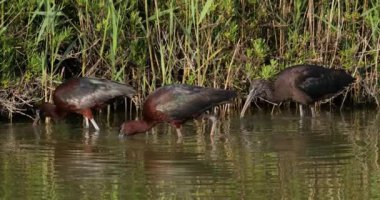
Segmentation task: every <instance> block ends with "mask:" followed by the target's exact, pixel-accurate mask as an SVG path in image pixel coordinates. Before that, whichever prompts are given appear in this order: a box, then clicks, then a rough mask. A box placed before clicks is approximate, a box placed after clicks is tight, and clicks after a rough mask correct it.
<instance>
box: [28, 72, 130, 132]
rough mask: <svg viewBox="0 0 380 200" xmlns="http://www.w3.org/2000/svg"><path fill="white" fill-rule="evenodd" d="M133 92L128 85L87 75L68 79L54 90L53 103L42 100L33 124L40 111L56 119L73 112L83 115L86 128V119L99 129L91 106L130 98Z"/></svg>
mask: <svg viewBox="0 0 380 200" xmlns="http://www.w3.org/2000/svg"><path fill="white" fill-rule="evenodd" d="M135 93H136V91H135V90H134V89H133V88H132V87H130V86H128V85H124V84H121V83H118V82H114V81H110V80H106V79H99V78H87V77H81V78H74V79H70V80H68V81H66V82H64V83H62V84H61V85H59V86H58V87H57V88H56V89H55V90H54V93H53V101H54V104H52V103H48V102H43V103H42V104H41V105H40V106H39V109H38V110H37V112H36V118H35V119H34V122H33V125H36V124H37V123H38V121H39V120H40V114H41V113H43V114H45V116H48V117H51V118H53V119H54V120H57V119H62V118H64V117H65V116H66V115H67V114H68V113H69V112H74V113H78V114H81V115H83V117H84V118H85V123H86V128H88V127H89V122H88V121H91V123H92V125H93V126H94V128H95V129H96V130H99V126H98V125H97V124H96V122H95V120H94V117H93V115H92V112H91V108H93V107H100V106H102V105H104V104H105V103H106V102H107V101H108V100H111V99H113V98H115V97H118V96H127V97H130V98H132V97H133V96H134V94H135Z"/></svg>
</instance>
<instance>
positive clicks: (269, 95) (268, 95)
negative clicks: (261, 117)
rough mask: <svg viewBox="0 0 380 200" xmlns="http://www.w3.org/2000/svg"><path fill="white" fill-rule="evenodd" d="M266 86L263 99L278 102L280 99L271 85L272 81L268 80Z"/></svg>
mask: <svg viewBox="0 0 380 200" xmlns="http://www.w3.org/2000/svg"><path fill="white" fill-rule="evenodd" d="M267 84H268V88H267V89H266V90H265V99H266V100H268V101H270V102H272V103H278V102H280V101H281V100H280V99H279V97H278V95H276V94H277V92H275V88H274V86H273V83H272V82H269V81H268V83H267Z"/></svg>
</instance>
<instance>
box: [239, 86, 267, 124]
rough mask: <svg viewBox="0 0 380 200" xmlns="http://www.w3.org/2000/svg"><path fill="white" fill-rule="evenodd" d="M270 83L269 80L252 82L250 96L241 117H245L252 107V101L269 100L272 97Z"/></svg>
mask: <svg viewBox="0 0 380 200" xmlns="http://www.w3.org/2000/svg"><path fill="white" fill-rule="evenodd" d="M271 90H272V89H271V85H270V82H269V81H267V80H262V79H256V80H252V81H251V86H250V87H249V94H248V96H247V100H246V101H245V103H244V106H243V109H242V110H241V113H240V117H244V114H245V111H246V110H247V108H248V106H249V105H250V103H251V101H252V100H256V99H257V98H264V99H267V98H268V97H269V96H270V94H269V93H270V91H271Z"/></svg>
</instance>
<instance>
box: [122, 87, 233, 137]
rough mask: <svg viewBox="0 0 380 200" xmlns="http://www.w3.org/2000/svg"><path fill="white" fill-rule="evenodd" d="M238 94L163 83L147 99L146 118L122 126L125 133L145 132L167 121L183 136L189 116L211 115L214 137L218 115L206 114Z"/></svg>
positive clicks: (144, 108) (208, 116) (144, 110)
mask: <svg viewBox="0 0 380 200" xmlns="http://www.w3.org/2000/svg"><path fill="white" fill-rule="evenodd" d="M236 96H237V94H236V92H234V91H231V90H223V89H216V88H208V87H199V86H190V85H185V84H174V85H168V86H163V87H160V88H158V89H157V90H155V91H154V92H153V93H151V94H150V95H149V96H148V97H147V99H146V100H145V102H144V105H143V110H142V119H141V120H137V121H127V122H124V123H123V124H122V125H121V130H120V133H121V135H132V134H136V133H143V132H146V131H148V130H149V129H151V128H152V127H153V126H155V125H156V124H157V123H160V122H167V123H169V124H171V125H172V126H173V127H175V128H176V131H177V135H178V137H179V138H180V137H182V134H181V125H182V124H183V123H185V122H186V121H187V120H189V119H193V118H199V117H202V118H208V119H210V120H211V121H212V128H211V132H210V136H213V135H214V132H215V127H216V117H215V116H213V115H206V114H204V112H205V111H207V110H208V109H210V108H212V107H213V106H216V105H219V104H222V103H225V102H227V101H229V100H231V99H232V98H234V97H236Z"/></svg>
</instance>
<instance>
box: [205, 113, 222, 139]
mask: <svg viewBox="0 0 380 200" xmlns="http://www.w3.org/2000/svg"><path fill="white" fill-rule="evenodd" d="M202 117H203V118H207V119H209V120H210V121H211V122H212V126H211V131H210V137H213V136H214V135H215V130H216V123H217V122H218V120H217V118H216V117H215V116H214V115H209V114H204V115H203V116H202Z"/></svg>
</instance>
